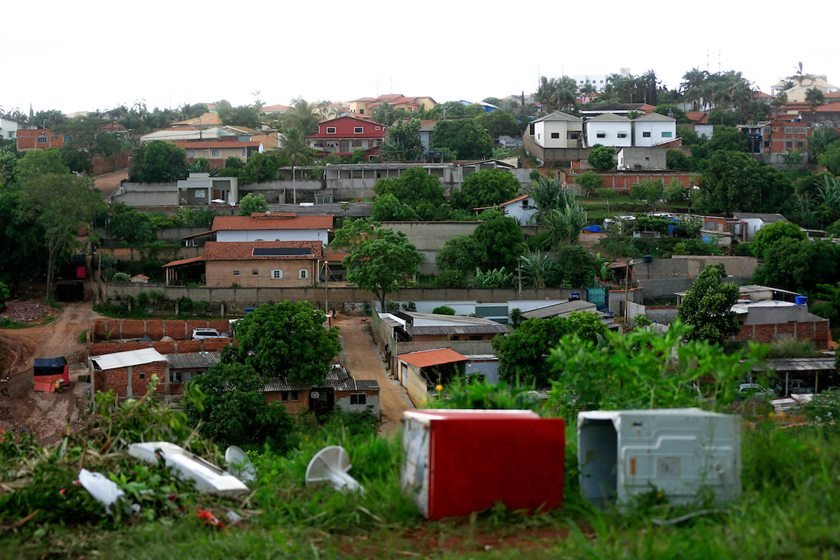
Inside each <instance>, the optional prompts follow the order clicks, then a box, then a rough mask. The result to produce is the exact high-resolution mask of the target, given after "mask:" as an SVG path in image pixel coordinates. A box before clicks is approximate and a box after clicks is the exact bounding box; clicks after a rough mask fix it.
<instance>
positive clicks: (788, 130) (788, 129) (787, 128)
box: [785, 126, 793, 134]
mask: <svg viewBox="0 0 840 560" xmlns="http://www.w3.org/2000/svg"><path fill="white" fill-rule="evenodd" d="M785 134H793V127H792V126H786V127H785Z"/></svg>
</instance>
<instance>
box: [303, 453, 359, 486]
mask: <svg viewBox="0 0 840 560" xmlns="http://www.w3.org/2000/svg"><path fill="white" fill-rule="evenodd" d="M351 468H352V465H351V464H350V455H348V454H347V450H346V449H344V448H343V447H341V446H339V445H330V446H329V447H325V448H323V449H322V450H321V451H319V452H318V453H316V454H315V456H314V457H313V458H312V460H311V461H310V462H309V466H308V467H306V484H307V486H308V485H310V484H315V483H318V482H329V483H330V484H332V486H333V488H335V489H336V490H342V491H344V490H346V491H350V492H355V491H359V492H364V491H365V489H364V488H362V486H361V485H360V484H359V483H358V481H356V479H355V478H353V477H352V476H350V475H349V474H347V471H349V470H350V469H351Z"/></svg>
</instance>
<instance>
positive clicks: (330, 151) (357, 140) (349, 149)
mask: <svg viewBox="0 0 840 560" xmlns="http://www.w3.org/2000/svg"><path fill="white" fill-rule="evenodd" d="M386 132H387V127H386V126H385V125H384V124H380V123H377V122H373V121H369V120H365V119H360V118H357V117H349V116H345V117H338V118H337V119H329V120H326V121H323V122H321V123H319V124H318V130H317V132H315V133H313V134H310V135H309V136H307V137H306V139H307V143H308V144H309V147H310V148H312V149H314V150H315V151H316V152H318V155H319V156H321V157H325V156H339V157H343V156H352V155H353V153H354V152H356V151H357V150H361V151H362V152H363V153H364V158H365V159H366V160H373V159H376V158H377V157H378V156H379V148H380V147H381V146H382V142H384V141H385V134H386Z"/></svg>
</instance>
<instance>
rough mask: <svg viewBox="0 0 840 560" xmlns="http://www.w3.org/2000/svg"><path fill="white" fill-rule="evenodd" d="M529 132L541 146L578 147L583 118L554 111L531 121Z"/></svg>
mask: <svg viewBox="0 0 840 560" xmlns="http://www.w3.org/2000/svg"><path fill="white" fill-rule="evenodd" d="M529 134H530V135H531V136H533V137H534V140H535V141H536V143H537V144H538V145H539V146H541V147H543V148H579V147H580V146H581V137H582V136H583V119H581V118H580V117H575V116H574V115H567V114H566V113H563V112H561V111H555V112H553V113H551V114H550V115H546V116H545V117H542V118H540V119H537V120H535V121H532V122H531V124H530V127H529Z"/></svg>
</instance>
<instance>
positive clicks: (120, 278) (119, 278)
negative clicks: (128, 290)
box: [112, 272, 131, 282]
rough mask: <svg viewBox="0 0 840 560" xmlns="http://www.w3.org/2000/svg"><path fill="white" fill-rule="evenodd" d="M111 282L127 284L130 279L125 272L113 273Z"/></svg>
mask: <svg viewBox="0 0 840 560" xmlns="http://www.w3.org/2000/svg"><path fill="white" fill-rule="evenodd" d="M112 280H113V281H114V282H129V281H130V280H131V277H130V276H129V275H128V274H126V273H125V272H115V273H114V276H113V278H112Z"/></svg>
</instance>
